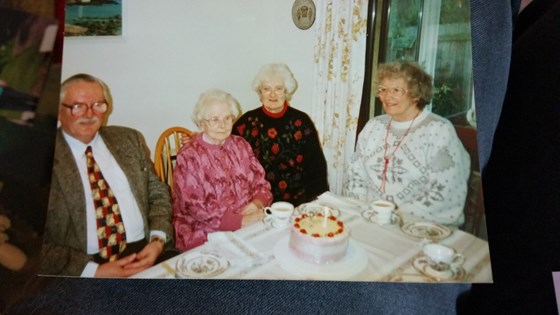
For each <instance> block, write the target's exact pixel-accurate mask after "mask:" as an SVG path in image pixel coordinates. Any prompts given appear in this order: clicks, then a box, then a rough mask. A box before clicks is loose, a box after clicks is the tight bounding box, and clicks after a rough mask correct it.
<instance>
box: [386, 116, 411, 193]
mask: <svg viewBox="0 0 560 315" xmlns="http://www.w3.org/2000/svg"><path fill="white" fill-rule="evenodd" d="M419 114H420V112H418V113H417V114H416V116H414V118H413V119H412V121H411V122H410V126H408V128H407V129H406V131H405V132H404V135H403V136H402V137H401V139H400V140H399V142H398V143H397V145H396V147H395V149H394V150H393V152H391V153H390V154H387V147H388V145H387V138H388V137H389V132H390V131H391V123H392V122H393V117H391V119H390V120H389V123H388V124H387V132H386V133H385V140H384V145H383V147H384V150H383V173H382V174H381V192H383V193H385V186H386V183H387V170H388V169H389V161H390V159H391V158H392V157H393V156H394V155H395V152H397V150H398V149H399V147H400V146H401V143H402V142H403V140H404V138H406V136H407V135H408V133H409V132H410V129H412V125H413V124H414V121H415V120H416V117H418V115H419Z"/></svg>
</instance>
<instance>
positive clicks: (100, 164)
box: [41, 74, 173, 277]
mask: <svg viewBox="0 0 560 315" xmlns="http://www.w3.org/2000/svg"><path fill="white" fill-rule="evenodd" d="M110 106H111V94H110V91H109V89H108V87H107V86H106V85H105V83H104V82H103V81H101V80H99V79H98V78H95V77H93V76H91V75H88V74H76V75H74V76H72V77H70V78H68V79H67V80H66V81H64V82H63V83H62V85H61V90H60V107H59V113H58V120H59V121H60V128H59V130H58V133H57V139H56V148H55V155H54V163H53V176H52V184H51V193H50V198H49V208H48V214H47V223H46V229H45V244H44V246H43V250H42V251H43V253H42V258H43V262H42V270H41V274H49V275H73V276H82V277H128V276H130V275H133V274H135V273H137V272H140V271H142V270H144V269H146V268H148V267H150V266H152V265H153V264H154V263H155V262H156V260H157V259H158V258H159V259H161V258H162V257H164V256H167V257H166V258H168V257H169V255H167V253H172V251H167V252H166V255H162V253H163V252H164V250H165V249H166V244H167V245H168V246H167V248H168V249H171V248H172V246H170V244H173V242H172V237H173V230H172V225H171V203H170V196H169V191H168V188H167V186H165V185H164V184H163V183H162V182H160V181H159V180H158V178H157V177H156V174H155V173H154V171H153V168H152V163H151V161H150V159H149V157H148V156H147V154H146V153H147V149H146V147H145V144H144V142H143V138H142V136H141V134H140V133H139V132H138V131H136V130H132V129H129V128H124V127H116V126H110V127H102V124H103V123H104V122H105V121H106V118H107V113H108V109H109V107H110Z"/></svg>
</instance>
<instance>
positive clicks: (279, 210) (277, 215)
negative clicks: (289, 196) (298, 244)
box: [264, 201, 294, 227]
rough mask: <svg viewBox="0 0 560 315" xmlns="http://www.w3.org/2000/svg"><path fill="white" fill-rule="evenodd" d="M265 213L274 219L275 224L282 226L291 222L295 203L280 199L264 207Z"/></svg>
mask: <svg viewBox="0 0 560 315" xmlns="http://www.w3.org/2000/svg"><path fill="white" fill-rule="evenodd" d="M264 213H265V214H266V215H267V216H268V217H270V218H271V219H272V220H273V222H272V223H273V225H274V226H278V227H282V226H286V225H288V223H290V220H289V218H290V217H291V216H292V213H294V205H292V204H291V203H289V202H285V201H278V202H275V203H273V204H272V205H270V207H265V208H264Z"/></svg>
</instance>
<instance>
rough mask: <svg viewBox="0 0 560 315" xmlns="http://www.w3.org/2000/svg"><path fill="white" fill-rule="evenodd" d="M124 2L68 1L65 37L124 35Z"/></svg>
mask: <svg viewBox="0 0 560 315" xmlns="http://www.w3.org/2000/svg"><path fill="white" fill-rule="evenodd" d="M122 1H123V0H67V1H66V17H65V21H64V36H65V37H70V36H120V35H122Z"/></svg>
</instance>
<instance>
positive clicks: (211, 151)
mask: <svg viewBox="0 0 560 315" xmlns="http://www.w3.org/2000/svg"><path fill="white" fill-rule="evenodd" d="M173 174H174V178H173V181H174V187H175V190H174V191H173V227H174V228H175V236H176V237H175V246H176V247H177V248H178V249H179V250H181V251H186V250H188V249H190V248H193V247H196V246H198V245H201V244H203V243H204V242H205V241H206V240H207V234H208V233H211V232H216V231H233V230H237V229H239V228H240V227H241V221H242V218H243V216H242V215H241V213H240V210H241V209H242V208H243V207H244V206H245V205H247V204H248V203H249V202H251V201H252V200H253V199H258V200H260V201H261V202H262V203H263V205H265V206H268V205H270V203H271V201H272V194H271V192H270V184H269V183H268V182H267V181H266V180H265V179H264V170H263V168H262V166H261V165H260V163H259V161H258V160H257V159H256V158H255V155H254V154H253V152H252V150H251V146H249V144H248V143H247V141H245V140H243V138H241V137H238V136H234V135H232V136H230V137H229V138H227V139H226V141H225V143H224V144H223V145H215V144H210V143H207V142H206V141H204V139H203V135H202V133H199V134H198V135H197V136H196V138H195V139H194V140H193V141H191V142H189V143H188V144H185V146H184V147H183V148H181V151H180V152H179V154H178V155H177V165H176V166H175V170H174V172H173Z"/></svg>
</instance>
